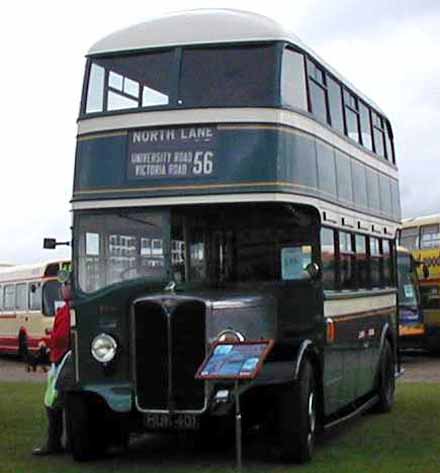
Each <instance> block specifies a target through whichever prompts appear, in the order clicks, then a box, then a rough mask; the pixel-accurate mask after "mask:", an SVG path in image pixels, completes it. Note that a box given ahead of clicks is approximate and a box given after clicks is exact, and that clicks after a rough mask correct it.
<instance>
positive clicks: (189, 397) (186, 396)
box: [134, 299, 206, 411]
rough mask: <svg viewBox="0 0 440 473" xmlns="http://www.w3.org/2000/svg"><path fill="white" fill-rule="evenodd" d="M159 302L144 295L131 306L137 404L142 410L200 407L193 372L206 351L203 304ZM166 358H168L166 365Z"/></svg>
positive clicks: (201, 394) (200, 396)
mask: <svg viewBox="0 0 440 473" xmlns="http://www.w3.org/2000/svg"><path fill="white" fill-rule="evenodd" d="M163 302H164V301H163V299H161V300H160V301H157V300H151V299H149V300H143V301H138V302H136V304H135V307H134V333H135V336H134V339H135V356H136V359H135V361H134V363H135V373H136V390H137V393H136V394H137V401H138V406H139V407H140V408H141V409H142V410H164V411H168V410H178V411H188V410H191V411H193V410H194V411H198V410H202V409H203V407H204V402H205V393H204V383H203V382H202V381H200V380H196V379H194V375H195V373H196V371H197V368H198V367H199V366H200V364H201V363H202V361H203V359H204V357H205V312H206V308H205V304H204V303H203V302H200V301H196V300H187V299H186V300H182V301H178V300H176V299H173V304H172V306H171V307H168V309H167V310H165V308H164V307H163V306H162V304H163ZM167 311H168V313H169V315H168V317H169V324H168V323H167ZM169 339H170V340H172V346H171V352H170V356H169V352H168V348H169V347H168V340H169ZM168 360H171V363H172V365H171V369H170V370H169V368H170V366H169V361H168ZM169 373H171V380H170V379H169ZM169 389H170V391H171V392H170V393H168V390H169ZM169 394H171V400H170V399H169V398H170V396H169ZM170 401H171V402H170Z"/></svg>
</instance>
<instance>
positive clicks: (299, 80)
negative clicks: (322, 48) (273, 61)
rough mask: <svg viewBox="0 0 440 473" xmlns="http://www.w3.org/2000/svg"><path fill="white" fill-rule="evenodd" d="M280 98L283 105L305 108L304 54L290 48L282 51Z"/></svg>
mask: <svg viewBox="0 0 440 473" xmlns="http://www.w3.org/2000/svg"><path fill="white" fill-rule="evenodd" d="M281 98H282V101H283V105H286V106H288V107H293V108H300V109H302V110H307V92H306V75H305V65H304V56H303V55H302V54H300V53H297V52H296V51H292V50H291V49H285V50H284V53H283V62H282V67H281Z"/></svg>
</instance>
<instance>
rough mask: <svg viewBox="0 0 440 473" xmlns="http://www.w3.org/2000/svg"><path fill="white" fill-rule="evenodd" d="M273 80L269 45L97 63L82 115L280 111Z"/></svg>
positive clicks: (171, 52) (298, 95) (298, 92)
mask: <svg viewBox="0 0 440 473" xmlns="http://www.w3.org/2000/svg"><path fill="white" fill-rule="evenodd" d="M294 66H295V67H297V66H298V64H296V65H295V64H294ZM178 71H180V74H179V72H178ZM277 77H279V75H278V59H277V49H276V48H275V47H274V46H273V45H256V46H241V47H240V46H233V47H232V46H231V47H215V48H214V47H204V48H196V47H191V48H183V49H182V50H179V49H178V50H167V51H160V52H157V51H156V52H149V53H142V54H132V55H126V56H112V57H103V58H96V59H93V60H92V62H91V65H90V68H89V73H88V83H87V91H86V97H85V101H86V103H85V105H84V107H83V111H84V112H85V113H87V114H88V113H101V112H117V111H122V110H130V109H132V110H136V109H143V108H150V107H164V106H168V107H169V108H178V107H179V108H180V107H230V106H273V105H279V97H278V86H277ZM298 80H299V82H298V86H299V89H296V90H295V92H294V94H295V97H296V100H299V101H301V100H302V101H303V102H305V101H306V98H305V97H306V94H305V86H304V84H302V92H301V77H299V79H298ZM303 81H304V79H303ZM301 94H302V99H301ZM303 108H305V106H303Z"/></svg>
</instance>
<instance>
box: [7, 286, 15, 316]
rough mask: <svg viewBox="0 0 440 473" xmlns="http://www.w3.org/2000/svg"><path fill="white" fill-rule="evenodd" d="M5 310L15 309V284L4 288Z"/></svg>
mask: <svg viewBox="0 0 440 473" xmlns="http://www.w3.org/2000/svg"><path fill="white" fill-rule="evenodd" d="M4 297H5V300H4V303H5V310H14V309H15V284H7V285H6V286H5V295H4Z"/></svg>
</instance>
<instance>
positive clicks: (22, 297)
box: [15, 283, 27, 310]
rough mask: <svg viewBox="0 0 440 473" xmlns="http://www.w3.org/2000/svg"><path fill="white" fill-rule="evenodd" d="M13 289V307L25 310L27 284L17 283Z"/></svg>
mask: <svg viewBox="0 0 440 473" xmlns="http://www.w3.org/2000/svg"><path fill="white" fill-rule="evenodd" d="M15 291H16V292H15V308H16V309H17V310H27V284H26V283H23V284H17V287H16V288H15Z"/></svg>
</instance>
